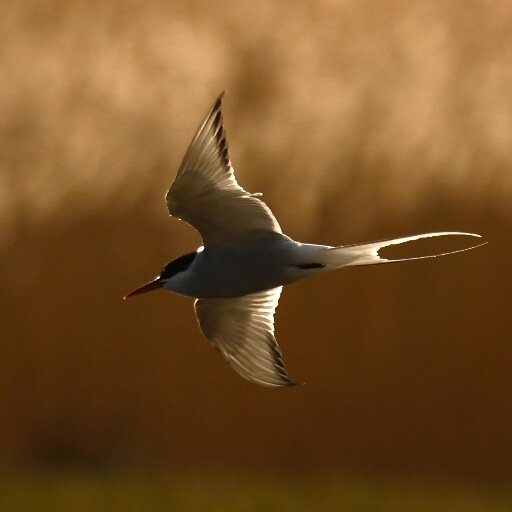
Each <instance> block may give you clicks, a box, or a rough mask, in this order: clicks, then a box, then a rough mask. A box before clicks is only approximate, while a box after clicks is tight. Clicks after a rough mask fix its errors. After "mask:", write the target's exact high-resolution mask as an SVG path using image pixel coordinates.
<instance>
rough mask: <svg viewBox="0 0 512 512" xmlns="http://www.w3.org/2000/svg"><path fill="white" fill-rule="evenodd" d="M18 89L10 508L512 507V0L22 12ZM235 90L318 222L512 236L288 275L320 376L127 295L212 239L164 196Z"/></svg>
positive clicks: (250, 133) (0, 389) (336, 227)
mask: <svg viewBox="0 0 512 512" xmlns="http://www.w3.org/2000/svg"><path fill="white" fill-rule="evenodd" d="M0 78H1V80H0V108H1V112H2V115H1V116H0V125H1V129H0V280H1V281H0V282H1V283H2V285H1V287H0V364H1V371H0V411H1V419H0V458H1V460H0V489H1V490H2V492H1V493H0V494H1V497H0V504H1V503H2V500H4V501H3V503H4V506H6V507H7V505H8V508H5V510H18V509H19V510H32V505H31V503H32V502H30V499H32V498H30V499H29V497H28V496H32V495H31V494H30V492H29V491H28V489H33V493H34V496H35V497H34V498H33V500H34V502H33V503H34V504H35V505H34V510H42V508H41V503H43V502H44V503H48V504H51V505H48V506H49V507H50V508H49V509H51V510H60V508H59V505H58V503H60V504H63V503H64V504H66V503H67V504H68V505H69V503H73V505H74V508H73V510H103V508H101V507H102V506H106V505H105V503H107V502H108V499H107V498H106V497H107V496H113V495H114V494H115V493H116V492H118V493H119V494H118V495H116V496H117V497H118V498H119V500H120V501H122V499H123V498H122V497H120V496H123V495H124V494H123V493H124V492H126V493H130V492H131V493H134V494H133V497H132V498H133V499H132V500H131V502H130V503H131V504H132V508H130V509H129V510H132V509H133V510H147V504H148V503H149V502H151V503H167V504H168V506H169V507H172V506H173V504H174V505H175V506H178V505H180V506H181V507H182V508H181V510H183V507H187V506H191V505H190V502H189V501H187V500H189V499H192V497H193V499H196V500H199V501H198V503H199V502H200V503H203V502H201V499H203V498H201V496H204V500H205V503H206V502H209V503H215V499H219V498H218V494H216V493H218V492H224V493H225V495H224V497H223V498H222V499H225V500H226V501H225V502H223V503H224V509H225V510H226V509H228V506H227V505H226V504H227V503H231V504H233V506H234V507H238V509H240V510H253V509H254V510H274V508H273V507H274V506H276V503H277V502H279V503H280V508H279V509H280V510H283V509H286V506H285V505H286V504H289V503H292V504H293V503H295V506H296V508H295V509H294V510H299V509H300V510H302V508H299V507H298V503H299V502H300V504H301V506H303V507H306V508H304V510H323V508H321V507H320V505H319V503H320V502H319V501H315V498H314V496H318V500H321V501H322V500H323V501H322V503H325V510H339V508H338V506H339V505H340V504H342V503H343V504H345V505H347V507H348V509H349V510H353V509H355V508H350V507H351V505H350V504H351V503H352V504H353V503H356V502H357V503H358V505H357V506H358V507H359V508H357V510H398V508H397V504H398V503H401V504H402V506H403V507H405V508H403V509H404V510H416V509H418V510H420V508H416V507H419V506H420V505H418V503H420V502H422V503H423V502H425V500H427V502H428V500H432V499H437V500H438V501H435V503H436V505H435V507H433V506H427V507H426V508H421V510H434V509H435V510H484V509H485V510H487V509H488V510H491V509H492V510H510V508H508V507H511V506H512V505H511V502H512V487H511V485H510V484H511V477H512V437H511V432H512V407H511V403H510V396H511V392H512V379H511V375H512V343H511V342H512V323H511V320H510V314H511V311H512V292H511V290H512V273H511V272H510V254H511V250H512V237H511V227H512V206H511V197H512V86H511V83H512V5H511V4H510V2H507V1H505V0H494V1H490V2H483V1H477V0H475V1H471V2H467V1H462V0H454V1H451V2H428V3H424V2H421V1H419V0H412V1H411V0H410V1H405V0H396V1H395V0H386V1H385V2H380V3H375V2H356V1H348V0H346V1H341V0H339V1H334V0H316V1H315V2H308V1H302V2H291V1H282V2H277V1H276V2H259V3H255V2H251V1H242V0H240V1H235V2H228V1H219V2H209V1H206V0H203V1H201V0H194V1H185V0H177V1H169V2H165V1H163V0H161V1H155V2H142V1H120V0H109V1H108V2H107V1H103V2H102V1H91V0H87V1H85V0H83V1H80V0H74V1H64V0H53V1H44V2H40V1H35V0H34V1H30V0H25V1H20V0H17V1H10V0H6V1H4V2H2V14H1V15H0ZM224 89H226V91H227V93H226V98H225V108H224V118H225V125H226V128H227V133H228V138H229V142H230V152H231V158H232V161H233V164H234V167H235V169H236V171H237V176H238V181H239V182H240V183H241V185H242V186H244V187H245V188H246V189H248V190H250V191H253V192H256V191H261V192H263V193H264V197H265V200H266V202H267V203H268V205H269V206H270V207H271V208H272V210H273V211H274V213H275V214H276V216H277V218H278V219H279V221H280V223H281V226H282V227H283V231H284V232H285V233H287V234H288V235H290V236H291V237H292V238H294V239H297V240H300V241H308V242H314V243H323V244H333V245H341V244H345V243H354V242H362V241H366V240H373V239H382V238H387V237H397V236H401V235H407V234H415V233H419V232H422V231H436V230H460V231H471V232H476V233H480V234H482V235H483V237H484V239H485V240H486V241H488V242H489V244H488V245H487V246H485V247H483V248H480V249H477V250H475V251H471V252H468V253H464V254H459V255H455V256H451V257H446V258H440V259H437V260H430V261H418V262H411V263H408V264H403V265H390V266H382V267H367V268H357V269H347V270H341V271H339V272H337V273H334V274H330V275H328V276H321V277H318V278H315V279H311V280H309V281H304V282H301V283H298V284H294V285H292V286H290V287H288V288H287V289H286V290H285V292H284V293H283V295H282V298H281V302H280V306H279V308H278V312H277V316H276V328H277V337H278V340H279V342H280V345H281V348H282V351H283V353H284V356H285V360H286V362H287V366H288V369H289V372H290V375H291V376H292V378H294V379H296V380H298V381H304V382H305V383H306V384H305V385H304V386H302V387H298V388H294V389H285V390H269V389H264V388H259V387H257V386H255V385H252V384H250V383H248V382H246V381H244V380H242V379H241V378H240V377H239V376H238V375H236V374H235V373H234V372H233V371H232V370H230V369H229V368H228V367H227V365H226V364H225V363H224V361H223V360H221V358H220V357H219V356H218V355H217V354H216V353H215V351H214V350H212V349H211V347H209V345H208V344H207V342H206V341H205V340H204V339H203V338H202V336H201V334H200V332H199V330H198V328H197V325H196V321H195V317H194V313H193V308H192V300H189V299H186V298H183V297H178V296H174V295H171V294H165V293H160V292H159V293H154V294H150V295H147V296H144V297H141V298H140V299H133V300H131V301H128V302H123V301H122V300H121V297H122V296H123V295H124V294H125V293H126V292H128V291H130V290H131V289H133V288H134V287H135V286H137V285H139V284H141V283H142V282H144V281H145V280H148V279H149V278H151V277H152V276H154V275H155V274H156V273H157V272H158V271H159V270H160V269H161V268H162V267H163V265H164V264H165V263H167V262H168V261H170V260H171V259H173V258H175V257H177V256H178V255H181V254H182V253H184V252H189V251H191V250H194V249H195V248H196V247H197V245H199V244H200V238H199V236H198V234H197V233H196V232H195V231H194V230H193V229H192V228H190V227H188V226H187V225H185V224H184V223H181V222H179V221H177V220H173V219H170V218H169V217H168V215H167V210H166V207H165V202H164V194H165V192H166V191H167V188H168V186H169V185H170V183H171V182H172V180H173V179H174V176H175V173H176V170H177V168H178V166H179V163H180V161H181V158H182V157H183V154H184V151H185V149H186V147H187V145H188V143H189V142H190V140H191V138H192V136H193V134H194V132H195V130H196V128H197V127H198V125H199V123H200V121H201V120H202V118H203V117H204V115H205V114H206V112H207V111H208V109H209V108H210V106H211V104H212V103H213V101H214V99H215V98H216V96H217V95H218V94H219V92H220V91H222V90H224ZM454 243H458V245H451V244H449V243H447V242H446V241H436V240H431V241H428V242H427V243H425V244H420V243H418V244H417V245H415V246H414V247H412V248H406V249H404V248H402V249H400V251H397V250H396V249H393V250H391V249H390V250H389V251H388V253H387V254H388V255H401V256H405V255H413V254H422V253H428V252H434V251H439V250H449V249H454V248H460V247H463V246H464V243H465V241H462V242H461V241H460V240H456V241H455V242H454ZM123 475H125V476H123ZM126 475H129V476H126ZM134 475H135V476H134ZM136 475H140V479H139V478H138V477H137V476H136ZM186 475H189V476H186ZM219 475H223V476H222V477H219ZM241 475H244V476H241ZM253 476H254V480H253ZM411 481H412V482H418V481H419V482H424V481H428V482H435V484H433V487H430V486H431V484H428V486H427V490H425V488H424V487H422V485H423V484H418V485H419V488H421V489H422V490H421V491H418V493H419V494H416V491H415V490H414V489H416V485H417V484H416V483H413V484H411ZM354 482H357V483H354ZM376 482H380V483H376ZM384 482H385V483H384ZM390 482H392V483H390ZM401 482H405V483H404V484H403V486H402V484H401ZM366 483H367V484H366ZM365 485H368V487H365ZM437 485H439V486H441V487H443V489H444V488H445V486H449V490H448V491H446V490H443V491H438V490H439V487H438V486H437ZM452 486H455V487H456V489H455V490H454V488H453V487H452ZM459 486H461V489H462V490H460V491H459V490H458V489H459ZM233 487H236V488H237V492H238V493H239V494H238V495H236V496H234V495H233V497H232V496H231V494H230V489H231V488H233ZM369 488H370V489H371V492H369V491H368V492H367V489H369ZM120 489H123V491H122V492H121V491H120ZM137 489H139V490H140V489H143V490H141V491H140V492H139V491H138V490H137ZM276 489H279V492H277V491H276ZM429 489H430V490H432V492H430V490H429ZM288 491H289V493H288V494H287V492H288ZM137 492H139V494H137V496H138V498H136V497H134V496H135V494H136V493H137ZM445 492H447V493H448V495H449V498H447V497H446V496H447V495H446V494H443V493H445ZM159 493H162V494H161V495H160V494H159ZM276 493H277V494H276ZM433 495H435V498H433V497H432V496H433ZM98 496H100V498H98ZM370 496H371V497H373V498H371V497H370ZM416 496H418V497H417V498H416ZM274 497H275V500H277V501H275V500H274ZM363 497H364V499H363ZM352 498H353V499H354V500H355V501H354V502H352V501H351V500H352ZM116 499H117V498H115V497H113V498H112V500H113V501H112V502H111V503H112V506H109V508H105V510H114V509H115V505H114V503H117V502H116V501H115V500H116ZM138 499H140V501H137V500H138ZM180 499H181V500H182V501H179V500H180ZM262 499H266V500H267V501H263V502H261V501H258V500H262ZM365 499H366V500H369V501H364V500H365ZM372 499H373V501H372ZM9 500H10V501H9ZM45 500H47V501H45ZM66 500H68V501H66ZM159 500H161V501H159ZM166 500H167V501H166ZM176 500H178V501H176ZM208 500H210V501H208ZM212 500H213V501H212ZM244 500H245V501H244ZM279 500H281V501H279ZM294 500H295V501H294ZM308 500H309V501H308ZM358 500H363V501H358ZM408 500H409V501H408ZM137 503H140V507H139V508H137V505H136V504H137ZM258 503H259V505H258ZM308 503H309V505H308ZM429 503H430V505H432V503H433V502H432V501H430V502H429ZM461 503H463V504H464V507H463V508H460V507H459V505H460V504H461ZM6 504H7V505H6ZM176 504H178V505H176ZM196 504H197V503H196ZM407 504H409V505H407ZM477 504H479V505H478V506H481V508H471V507H477ZM260 505H261V507H260V508H257V507H259V506H260ZM452 505H453V508H450V507H452ZM197 506H198V510H208V509H211V507H210V508H200V507H201V506H203V505H200V504H197ZM330 506H332V508H328V507H330ZM38 507H39V508H38ZM63 507H64V505H63ZM80 507H82V508H80ZM155 507H156V508H155ZM204 507H206V505H204ZM251 507H254V508H251ZM265 507H266V508H265ZM354 507H355V505H354ZM387 507H389V508H387ZM500 507H502V508H500ZM213 508H214V509H215V507H213ZM64 509H66V510H70V509H71V508H63V510H64ZM123 509H124V510H128V509H127V508H126V506H125V507H124V508H123ZM152 509H153V510H158V509H159V508H158V507H157V506H156V505H154V506H153V508H152ZM178 509H179V508H178ZM185 509H186V508H185ZM190 509H191V508H190ZM219 509H220V508H219Z"/></svg>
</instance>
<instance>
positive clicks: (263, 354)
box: [194, 286, 294, 387]
mask: <svg viewBox="0 0 512 512" xmlns="http://www.w3.org/2000/svg"><path fill="white" fill-rule="evenodd" d="M281 290H282V286H280V287H278V288H273V289H271V290H265V291H263V292H258V293H253V294H250V295H245V296H243V297H237V298H233V299H197V300H196V301H195V303H194V306H195V310H196V315H197V318H198V320H199V325H200V327H201V330H202V332H203V334H204V335H205V337H206V338H207V339H208V340H209V341H210V343H211V344H212V345H213V346H214V347H215V348H216V349H217V350H218V351H219V352H220V353H221V354H222V356H223V357H224V359H226V361H227V362H228V363H229V365H230V366H231V367H232V368H233V369H234V370H235V371H236V372H237V373H238V374H240V375H241V376H242V377H244V378H245V379H247V380H249V381H251V382H254V383H256V384H260V385H262V386H269V387H283V386H293V385H294V383H293V382H292V381H291V380H290V378H289V377H288V373H287V372H286V368H285V365H284V361H283V356H282V354H281V351H280V350H279V346H278V344H277V342H276V339H275V337H274V312H275V309H276V307H277V303H278V301H279V296H280V294H281Z"/></svg>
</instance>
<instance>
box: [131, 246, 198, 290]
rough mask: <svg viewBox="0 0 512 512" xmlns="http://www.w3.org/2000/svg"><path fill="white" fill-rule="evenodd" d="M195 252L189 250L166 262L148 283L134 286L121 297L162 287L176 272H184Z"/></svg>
mask: <svg viewBox="0 0 512 512" xmlns="http://www.w3.org/2000/svg"><path fill="white" fill-rule="evenodd" d="M196 254H197V252H191V253H189V254H184V255H183V256H180V257H179V258H176V259H175V260H173V261H171V262H170V263H167V265H165V267H164V268H163V269H162V271H161V272H160V274H159V275H158V276H156V277H155V279H153V280H151V281H149V282H148V283H145V284H143V285H142V286H139V287H138V288H135V290H133V291H132V292H130V293H128V294H127V295H125V296H124V297H123V299H127V298H129V297H133V296H134V295H140V294H141V293H147V292H150V291H152V290H158V289H159V288H164V287H165V284H166V283H167V282H169V281H170V280H171V279H172V278H173V277H174V276H175V275H176V274H178V273H180V272H184V271H185V270H187V269H188V268H189V267H190V265H191V264H192V261H193V260H194V258H195V257H196Z"/></svg>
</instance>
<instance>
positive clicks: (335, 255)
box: [321, 231, 487, 268]
mask: <svg viewBox="0 0 512 512" xmlns="http://www.w3.org/2000/svg"><path fill="white" fill-rule="evenodd" d="M434 236H473V237H477V238H481V237H480V235H476V234H474V233H460V232H457V231H444V232H438V233H423V234H421V235H413V236H405V237H403V238H392V239H389V240H379V241H377V242H369V243H364V244H354V245H345V246H340V247H331V248H328V249H325V251H323V252H322V255H321V257H322V260H323V261H322V264H324V265H325V266H326V267H328V268H339V267H348V266H358V265H377V264H380V263H396V262H399V261H411V260H423V259H426V258H437V257H438V256H446V255H447V254H456V253H458V252H464V251H469V250H471V249H475V248H476V247H480V246H481V245H485V244H486V243H487V242H482V243H480V244H477V245H472V246H471V247H466V248H465V249H458V250H455V251H448V252H442V253H437V254H429V255H427V256H415V257H412V258H398V259H386V258H383V257H381V256H379V251H380V250H381V249H383V248H384V247H388V246H390V245H400V244H403V243H406V242H412V241H414V240H420V239H422V238H431V237H434Z"/></svg>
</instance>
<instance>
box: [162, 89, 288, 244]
mask: <svg viewBox="0 0 512 512" xmlns="http://www.w3.org/2000/svg"><path fill="white" fill-rule="evenodd" d="M223 95H224V93H222V94H221V95H220V96H219V97H218V98H217V101H216V102H215V104H214V105H213V107H212V109H211V110H210V112H209V113H208V115H207V116H206V118H205V120H204V121H203V123H202V124H201V127H200V128H199V130H198V131H197V133H196V135H195V137H194V139H193V140H192V143H191V144H190V146H189V148H188V150H187V152H186V154H185V157H184V159H183V162H182V163H181V166H180V168H179V170H178V174H177V175H176V179H175V181H174V183H173V184H172V186H171V188H170V189H169V191H168V192H167V195H166V200H167V208H168V210H169V213H170V214H171V215H173V216H174V217H178V218H179V219H182V220H184V221H186V222H188V223H189V224H191V225H192V226H193V227H195V228H196V229H197V230H198V231H199V232H200V233H201V236H202V238H203V242H204V245H205V246H213V245H226V244H229V243H233V242H236V241H237V239H240V238H242V237H244V236H245V235H247V234H248V233H254V232H274V233H281V228H280V226H279V223H278V222H277V220H276V218H275V217H274V215H273V214H272V212H271V211H270V208H269V207H268V206H267V205H266V204H265V203H264V202H263V201H261V200H260V199H258V197H257V194H250V193H249V192H247V191H246V190H244V189H243V188H242V187H240V185H238V183H237V181H236V178H235V174H234V170H233V167H232V165H231V161H230V159H229V152H228V143H227V139H226V132H225V130H224V126H223V120H222V97H223Z"/></svg>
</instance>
